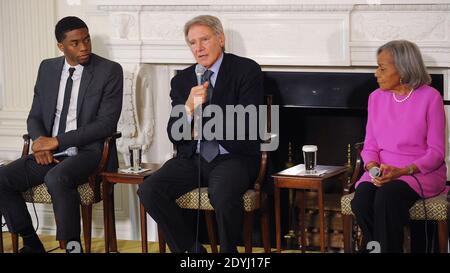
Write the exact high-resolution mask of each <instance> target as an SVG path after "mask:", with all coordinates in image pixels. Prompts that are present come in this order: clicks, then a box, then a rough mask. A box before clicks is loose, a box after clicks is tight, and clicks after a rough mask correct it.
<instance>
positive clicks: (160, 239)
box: [158, 225, 166, 253]
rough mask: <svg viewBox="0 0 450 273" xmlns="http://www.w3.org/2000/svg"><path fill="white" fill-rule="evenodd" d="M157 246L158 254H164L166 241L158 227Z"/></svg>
mask: <svg viewBox="0 0 450 273" xmlns="http://www.w3.org/2000/svg"><path fill="white" fill-rule="evenodd" d="M158 244H159V253H166V239H164V233H163V232H162V230H161V228H160V227H159V225H158Z"/></svg>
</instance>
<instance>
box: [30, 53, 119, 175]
mask: <svg viewBox="0 0 450 273" xmlns="http://www.w3.org/2000/svg"><path fill="white" fill-rule="evenodd" d="M63 65H64V56H62V57H57V58H52V59H47V60H44V61H42V63H41V65H40V67H39V72H38V77H37V80H36V85H35V87H34V98H33V104H32V106H31V110H30V113H29V115H28V119H27V127H28V134H29V135H30V137H31V138H32V139H33V140H35V139H36V138H38V137H40V136H47V137H50V136H51V134H52V128H53V122H54V119H55V111H56V102H57V99H58V91H59V83H60V77H61V72H62V68H63ZM122 94H123V71H122V67H121V66H120V64H118V63H115V62H113V61H110V60H107V59H105V58H102V57H100V56H97V55H95V54H92V55H91V60H90V63H89V64H88V65H86V66H85V67H84V70H83V74H82V76H81V83H80V90H79V93H78V102H77V129H76V130H72V131H68V132H66V133H64V134H61V135H58V136H57V139H58V141H59V150H65V149H67V148H69V147H73V146H75V147H78V148H79V149H81V150H83V149H89V150H98V151H99V152H100V153H101V150H102V148H103V140H104V139H105V138H106V137H108V136H110V135H111V134H112V133H114V132H115V131H116V130H117V122H118V120H119V117H120V113H121V110H122ZM107 166H108V170H114V169H117V166H118V160H117V150H116V147H115V145H114V147H112V150H111V156H110V160H109V162H108V165H107Z"/></svg>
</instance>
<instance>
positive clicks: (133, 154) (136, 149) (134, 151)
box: [128, 144, 142, 171]
mask: <svg viewBox="0 0 450 273" xmlns="http://www.w3.org/2000/svg"><path fill="white" fill-rule="evenodd" d="M128 151H129V152H130V165H131V170H133V171H139V170H140V169H141V163H142V145H138V144H135V145H130V146H128Z"/></svg>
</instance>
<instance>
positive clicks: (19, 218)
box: [0, 17, 123, 252]
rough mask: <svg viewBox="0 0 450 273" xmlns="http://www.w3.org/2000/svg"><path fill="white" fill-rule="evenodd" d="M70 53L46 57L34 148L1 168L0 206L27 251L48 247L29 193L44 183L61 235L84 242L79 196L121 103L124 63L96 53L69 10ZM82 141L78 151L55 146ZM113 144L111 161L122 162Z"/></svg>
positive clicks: (64, 38) (62, 38)
mask: <svg viewBox="0 0 450 273" xmlns="http://www.w3.org/2000/svg"><path fill="white" fill-rule="evenodd" d="M55 36H56V40H57V41H58V44H57V45H58V48H59V49H60V50H61V52H63V53H64V56H62V57H58V58H53V59H47V60H44V61H43V62H42V63H41V65H40V67H39V72H38V77H37V81H36V85H35V89H34V98H33V104H32V107H31V110H30V113H29V116H28V120H27V127H28V133H29V135H30V136H31V138H32V140H33V145H32V151H33V153H32V154H31V155H29V156H27V157H25V158H21V159H18V160H16V161H14V162H12V163H10V164H8V165H7V166H5V167H3V168H0V210H1V212H2V214H3V215H4V217H5V220H6V223H7V225H8V228H9V230H10V231H11V232H14V233H18V234H19V235H20V236H21V237H22V238H23V242H24V247H23V248H22V249H21V252H45V249H44V247H43V245H42V243H41V241H40V240H39V238H38V236H37V235H36V232H35V230H34V228H33V225H32V221H31V217H30V214H29V213H28V210H27V207H26V205H25V201H24V199H23V198H22V192H24V191H26V190H28V189H29V188H31V187H33V186H37V185H39V184H41V183H45V184H46V186H47V188H48V191H49V193H50V195H51V197H52V204H53V210H54V213H55V219H56V226H57V233H56V239H58V240H66V241H78V242H79V241H80V196H79V194H78V192H77V187H78V186H79V184H80V183H84V182H86V181H87V177H88V176H89V175H90V173H92V172H93V171H94V170H95V168H96V167H97V166H98V163H99V162H100V158H101V153H102V147H103V140H104V139H105V138H106V137H107V136H109V135H111V134H112V133H114V132H115V131H116V127H117V121H118V119H119V116H120V112H121V108H122V94H123V72H122V67H121V66H120V65H119V64H117V63H115V62H112V61H109V60H107V59H104V58H102V57H100V56H97V55H95V54H92V53H91V40H90V36H89V30H88V27H87V26H86V24H85V23H84V22H83V21H82V20H81V19H79V18H77V17H65V18H63V19H61V20H60V21H59V22H58V23H57V24H56V27H55ZM69 147H77V148H78V154H77V155H75V156H71V157H62V158H61V157H58V158H54V157H53V153H55V152H61V151H64V150H66V149H67V148H69ZM117 166H118V160H117V153H116V150H115V147H113V150H112V153H111V157H110V161H109V162H108V168H109V169H110V170H112V169H117Z"/></svg>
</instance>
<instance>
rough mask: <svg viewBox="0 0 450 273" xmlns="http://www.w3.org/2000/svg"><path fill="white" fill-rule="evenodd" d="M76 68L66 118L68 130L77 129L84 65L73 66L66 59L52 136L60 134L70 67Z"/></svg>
mask: <svg viewBox="0 0 450 273" xmlns="http://www.w3.org/2000/svg"><path fill="white" fill-rule="evenodd" d="M71 67H73V68H75V71H74V72H73V75H72V80H73V84H72V93H71V95H70V103H69V112H68V113H67V120H66V132H68V131H71V130H76V129H77V101H78V93H79V90H80V83H81V75H82V74H83V69H84V67H83V66H82V65H81V64H78V65H77V66H71V65H70V64H69V63H68V62H67V60H65V61H64V66H63V69H62V72H61V80H60V82H59V92H58V101H57V103H56V111H55V120H54V122H53V130H52V136H53V137H55V136H57V135H58V129H59V119H60V117H61V112H62V108H63V104H64V93H65V89H66V82H67V79H68V78H69V68H71Z"/></svg>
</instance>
